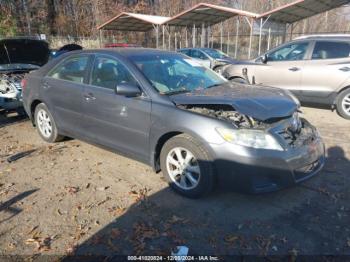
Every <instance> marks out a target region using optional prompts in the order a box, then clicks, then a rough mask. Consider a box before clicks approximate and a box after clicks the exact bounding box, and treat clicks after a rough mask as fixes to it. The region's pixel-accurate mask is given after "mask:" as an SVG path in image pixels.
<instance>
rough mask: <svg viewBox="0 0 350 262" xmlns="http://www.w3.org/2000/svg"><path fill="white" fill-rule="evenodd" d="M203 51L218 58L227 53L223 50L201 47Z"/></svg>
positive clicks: (223, 56)
mask: <svg viewBox="0 0 350 262" xmlns="http://www.w3.org/2000/svg"><path fill="white" fill-rule="evenodd" d="M203 51H204V52H205V53H207V54H208V55H209V56H210V57H212V58H215V59H220V58H226V57H228V55H226V54H225V53H224V52H221V51H219V50H216V49H203Z"/></svg>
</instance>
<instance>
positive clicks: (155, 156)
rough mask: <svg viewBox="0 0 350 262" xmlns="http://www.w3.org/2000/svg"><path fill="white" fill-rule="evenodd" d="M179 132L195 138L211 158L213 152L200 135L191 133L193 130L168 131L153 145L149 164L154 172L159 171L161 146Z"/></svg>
mask: <svg viewBox="0 0 350 262" xmlns="http://www.w3.org/2000/svg"><path fill="white" fill-rule="evenodd" d="M181 134H185V135H188V136H190V137H192V138H193V139H195V140H197V141H198V142H199V143H201V144H202V146H203V147H204V148H205V149H206V150H207V151H208V153H209V156H210V157H211V158H213V155H214V152H213V150H212V149H211V147H210V146H208V145H207V144H206V142H205V141H204V140H203V139H202V138H201V137H200V136H198V135H196V133H193V132H190V131H188V132H187V131H186V130H179V131H170V132H166V133H164V134H163V135H161V136H160V137H159V138H158V140H157V143H155V146H154V147H153V153H152V159H151V164H152V167H153V170H154V171H155V172H160V171H161V168H160V153H161V151H162V148H163V146H164V144H165V143H166V142H167V141H168V140H169V139H171V138H173V137H175V136H177V135H181Z"/></svg>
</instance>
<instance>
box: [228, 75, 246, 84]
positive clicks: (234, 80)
mask: <svg viewBox="0 0 350 262" xmlns="http://www.w3.org/2000/svg"><path fill="white" fill-rule="evenodd" d="M230 81H231V82H234V83H240V84H248V82H247V80H245V79H243V78H240V77H234V78H231V79H230Z"/></svg>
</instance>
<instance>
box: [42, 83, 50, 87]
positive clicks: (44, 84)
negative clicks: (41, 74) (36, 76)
mask: <svg viewBox="0 0 350 262" xmlns="http://www.w3.org/2000/svg"><path fill="white" fill-rule="evenodd" d="M42 86H43V88H44V89H49V88H50V87H51V86H50V85H49V83H48V82H43V84H42Z"/></svg>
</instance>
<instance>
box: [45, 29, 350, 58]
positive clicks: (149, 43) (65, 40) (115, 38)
mask: <svg viewBox="0 0 350 262" xmlns="http://www.w3.org/2000/svg"><path fill="white" fill-rule="evenodd" d="M335 33H341V34H350V31H342V32H308V33H307V34H335ZM302 35H304V34H303V33H292V34H287V36H286V37H284V36H282V35H270V37H269V36H268V35H262V37H261V44H260V54H263V53H264V52H266V51H267V50H268V49H272V48H274V47H276V46H278V45H280V44H282V43H284V42H285V41H289V40H291V39H294V38H296V37H299V36H302ZM162 40H163V37H162V35H160V36H159V37H158V41H159V48H160V49H166V50H173V51H174V50H176V49H178V48H184V47H192V46H193V43H192V40H193V39H192V36H191V35H190V34H188V36H187V41H186V37H185V34H184V33H177V34H176V35H175V33H172V34H171V35H170V37H169V35H166V36H165V37H164V40H165V41H164V46H163V41H162ZM47 41H48V42H49V44H50V48H52V49H57V48H60V47H61V46H63V45H65V44H70V43H76V44H79V45H81V46H83V47H84V48H86V49H91V48H100V47H103V46H104V45H105V44H107V43H134V44H139V45H141V46H143V47H150V48H155V47H156V37H155V35H154V33H153V31H152V33H150V32H147V33H128V34H127V36H126V35H125V34H115V35H112V34H110V35H107V36H106V35H104V36H103V37H102V38H100V37H97V36H95V37H70V36H65V37H63V36H47ZM195 42H196V46H197V47H198V46H200V43H201V36H200V34H198V35H197V37H196V40H195ZM249 45H250V35H249V34H239V35H237V36H236V35H234V34H232V35H230V34H225V35H223V36H222V38H221V35H212V36H210V37H209V39H208V37H207V38H206V40H205V45H204V46H205V47H208V46H209V47H210V48H215V49H219V50H222V51H223V52H225V53H227V54H228V55H229V56H231V57H233V58H236V59H248V58H255V57H257V56H258V55H259V36H258V35H253V36H252V39H251V51H250V57H249Z"/></svg>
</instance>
